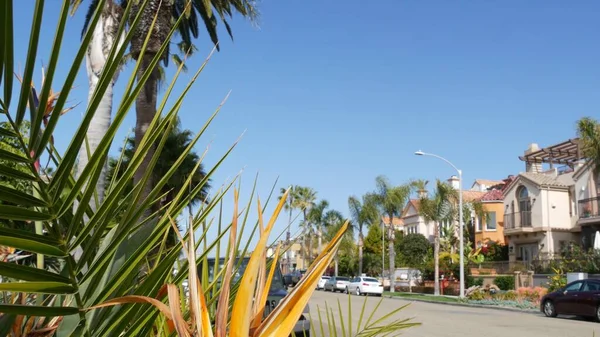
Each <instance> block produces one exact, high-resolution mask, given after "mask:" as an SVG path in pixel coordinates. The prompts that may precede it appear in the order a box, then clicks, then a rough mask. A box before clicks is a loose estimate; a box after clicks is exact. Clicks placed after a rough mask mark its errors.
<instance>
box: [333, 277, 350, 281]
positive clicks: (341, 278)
mask: <svg viewBox="0 0 600 337" xmlns="http://www.w3.org/2000/svg"><path fill="white" fill-rule="evenodd" d="M335 280H336V281H348V278H347V277H336V278H335Z"/></svg>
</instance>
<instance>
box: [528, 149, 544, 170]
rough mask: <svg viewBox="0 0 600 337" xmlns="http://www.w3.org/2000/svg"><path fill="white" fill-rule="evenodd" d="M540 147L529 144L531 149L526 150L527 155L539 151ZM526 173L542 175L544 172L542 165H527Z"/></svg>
mask: <svg viewBox="0 0 600 337" xmlns="http://www.w3.org/2000/svg"><path fill="white" fill-rule="evenodd" d="M539 150H540V147H539V146H538V145H537V144H536V143H531V144H529V148H527V150H525V155H528V154H530V153H533V152H536V151H539ZM525 171H526V172H531V173H541V172H542V163H527V162H526V163H525Z"/></svg>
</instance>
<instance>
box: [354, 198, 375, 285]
mask: <svg viewBox="0 0 600 337" xmlns="http://www.w3.org/2000/svg"><path fill="white" fill-rule="evenodd" d="M348 208H349V209H350V215H351V217H352V221H353V222H354V226H356V227H357V229H358V275H362V272H363V248H364V239H365V236H364V233H363V229H364V228H365V227H367V226H370V225H373V224H374V225H376V226H377V225H379V221H380V219H379V211H378V210H377V206H376V205H375V202H374V200H373V198H372V196H371V195H365V196H363V197H362V201H361V200H359V199H358V198H357V197H356V196H351V197H349V198H348Z"/></svg>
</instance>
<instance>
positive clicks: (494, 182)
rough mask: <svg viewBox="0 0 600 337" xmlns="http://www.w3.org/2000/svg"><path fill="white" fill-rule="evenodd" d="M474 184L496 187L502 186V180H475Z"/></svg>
mask: <svg viewBox="0 0 600 337" xmlns="http://www.w3.org/2000/svg"><path fill="white" fill-rule="evenodd" d="M475 184H479V185H485V186H496V185H504V181H503V180H488V179H475V183H474V184H473V185H475Z"/></svg>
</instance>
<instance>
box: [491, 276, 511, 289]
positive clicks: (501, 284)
mask: <svg viewBox="0 0 600 337" xmlns="http://www.w3.org/2000/svg"><path fill="white" fill-rule="evenodd" d="M494 284H495V285H497V286H498V288H500V290H514V289H515V277H514V276H512V275H506V276H498V277H496V278H495V279H494Z"/></svg>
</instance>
